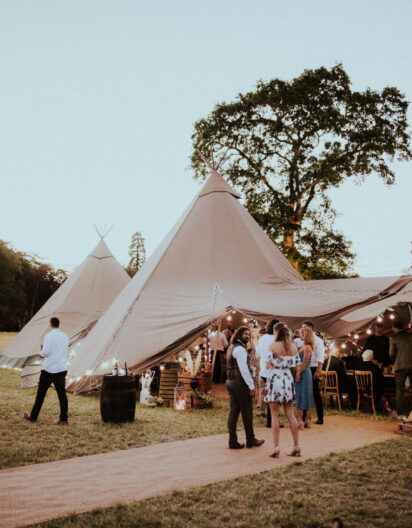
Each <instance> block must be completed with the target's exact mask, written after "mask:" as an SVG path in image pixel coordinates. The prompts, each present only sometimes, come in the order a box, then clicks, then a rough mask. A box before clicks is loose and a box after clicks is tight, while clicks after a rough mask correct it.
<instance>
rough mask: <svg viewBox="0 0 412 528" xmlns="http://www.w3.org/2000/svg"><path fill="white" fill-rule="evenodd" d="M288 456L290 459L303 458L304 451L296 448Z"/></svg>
mask: <svg viewBox="0 0 412 528" xmlns="http://www.w3.org/2000/svg"><path fill="white" fill-rule="evenodd" d="M288 456H290V457H300V456H302V450H301V448H300V447H299V446H295V447H294V448H293V449H292V451H291V452H290V453H288Z"/></svg>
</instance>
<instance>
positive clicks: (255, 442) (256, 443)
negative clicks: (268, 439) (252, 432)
mask: <svg viewBox="0 0 412 528" xmlns="http://www.w3.org/2000/svg"><path fill="white" fill-rule="evenodd" d="M264 443H265V441H264V440H258V439H257V438H254V439H253V440H252V441H251V442H247V443H246V447H260V446H261V445H262V444H264Z"/></svg>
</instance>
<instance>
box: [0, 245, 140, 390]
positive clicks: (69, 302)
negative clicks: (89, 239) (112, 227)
mask: <svg viewBox="0 0 412 528" xmlns="http://www.w3.org/2000/svg"><path fill="white" fill-rule="evenodd" d="M129 283H130V277H129V276H128V274H127V273H126V272H125V271H124V269H123V268H122V266H121V265H120V264H119V262H118V261H117V260H116V259H115V257H114V256H113V254H112V253H111V251H110V250H109V248H108V247H107V245H106V243H105V242H104V240H103V238H102V239H101V240H100V242H99V243H98V244H97V246H96V247H95V248H94V250H93V251H92V252H91V253H90V255H88V257H86V259H85V260H84V261H83V262H82V264H81V265H80V266H79V267H78V268H77V269H76V271H75V272H74V273H73V274H72V275H70V277H69V278H68V279H67V280H66V281H65V282H64V283H63V284H62V285H61V286H60V288H58V290H57V291H56V292H55V293H54V294H53V295H52V296H51V297H50V299H49V300H48V301H47V302H46V303H45V304H44V305H43V306H42V308H41V309H40V310H39V311H38V312H37V313H36V315H35V316H34V317H33V318H32V319H31V320H30V321H29V322H28V323H27V324H26V325H25V326H24V328H23V329H22V330H21V332H20V333H19V334H18V335H17V336H16V337H15V339H14V340H13V341H12V342H11V343H10V345H9V346H8V347H7V348H6V349H5V351H4V353H3V356H1V358H0V365H1V366H3V367H20V368H22V369H23V370H22V375H21V385H22V387H32V386H34V385H36V384H37V380H38V376H39V373H40V369H41V364H42V360H41V359H40V358H39V356H38V352H39V350H40V345H41V344H42V342H43V338H44V335H45V334H46V333H47V332H48V331H49V320H50V318H51V317H53V316H55V317H58V318H59V319H60V323H61V324H60V328H61V329H62V330H63V332H65V333H66V334H67V335H68V336H69V340H70V343H71V344H73V343H77V342H79V341H80V340H81V339H82V338H84V337H85V336H86V335H87V334H88V332H89V331H90V330H91V329H92V328H93V326H94V325H95V324H96V322H97V320H98V319H99V318H100V317H101V316H102V315H103V313H104V312H105V311H106V309H107V308H108V306H110V304H111V303H112V302H113V300H114V299H115V298H116V297H117V295H118V294H119V293H120V291H121V290H122V289H123V288H124V287H125V286H126V285H127V284H129Z"/></svg>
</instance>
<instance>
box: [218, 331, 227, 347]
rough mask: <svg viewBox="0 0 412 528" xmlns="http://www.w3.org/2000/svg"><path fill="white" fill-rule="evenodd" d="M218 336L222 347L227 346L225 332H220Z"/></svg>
mask: <svg viewBox="0 0 412 528" xmlns="http://www.w3.org/2000/svg"><path fill="white" fill-rule="evenodd" d="M220 336H221V342H222V345H223V348H227V347H228V346H229V343H228V342H227V339H226V336H225V334H224V333H223V332H222V333H221V334H220Z"/></svg>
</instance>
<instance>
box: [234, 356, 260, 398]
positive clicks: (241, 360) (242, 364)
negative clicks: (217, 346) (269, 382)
mask: <svg viewBox="0 0 412 528" xmlns="http://www.w3.org/2000/svg"><path fill="white" fill-rule="evenodd" d="M233 357H234V358H235V359H236V361H237V364H238V367H239V370H240V373H241V374H242V378H243V379H244V380H245V383H246V385H247V386H248V387H249V389H250V390H254V389H255V384H254V383H253V379H252V376H251V375H250V372H249V367H248V366H247V352H246V349H245V348H243V347H242V346H237V347H236V348H235V349H234V350H233Z"/></svg>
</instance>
